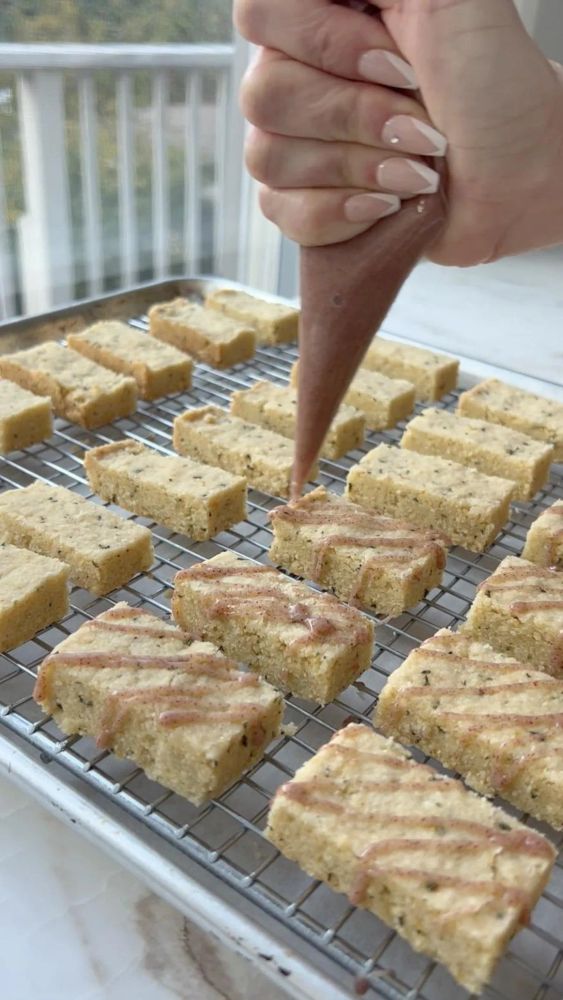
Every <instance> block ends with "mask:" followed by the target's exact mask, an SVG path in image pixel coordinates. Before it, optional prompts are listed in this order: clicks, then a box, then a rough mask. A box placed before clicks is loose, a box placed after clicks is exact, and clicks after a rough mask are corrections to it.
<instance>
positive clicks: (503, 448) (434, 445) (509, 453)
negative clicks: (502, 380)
mask: <svg viewBox="0 0 563 1000" xmlns="http://www.w3.org/2000/svg"><path fill="white" fill-rule="evenodd" d="M401 447H402V448H408V449H410V450H411V451H418V452H420V453H421V454H424V455H439V456H440V457H441V458H450V459H452V460H453V461H454V462H460V463H461V464H462V465H468V466H470V467H472V468H474V469H479V471H480V472H484V473H486V475H488V476H502V477H503V478H504V479H511V480H512V481H513V482H514V483H515V484H516V492H515V494H514V496H515V498H517V499H518V500H531V499H532V498H533V497H534V495H535V494H536V493H537V492H538V490H540V489H541V488H542V486H544V485H545V483H546V482H547V479H548V476H549V469H550V466H551V463H552V461H553V448H552V446H551V445H549V444H543V443H542V442H540V441H536V440H535V439H534V438H531V437H527V436H526V435H525V434H521V433H520V431H515V430H512V428H510V427H501V426H500V425H494V424H489V423H487V422H486V421H485V420H476V419H474V418H473V417H461V416H458V415H457V414H455V413H449V412H448V411H447V410H423V412H422V413H421V414H420V415H419V416H418V417H415V418H414V420H411V422H410V423H409V424H408V426H407V429H406V431H405V433H404V434H403V439H402V441H401Z"/></svg>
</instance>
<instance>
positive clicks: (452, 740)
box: [375, 629, 563, 829]
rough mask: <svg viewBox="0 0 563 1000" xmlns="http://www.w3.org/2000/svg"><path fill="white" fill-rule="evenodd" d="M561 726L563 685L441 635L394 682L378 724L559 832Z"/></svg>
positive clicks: (467, 641) (382, 700) (462, 639)
mask: <svg viewBox="0 0 563 1000" xmlns="http://www.w3.org/2000/svg"><path fill="white" fill-rule="evenodd" d="M562 719H563V682H561V681H558V680H555V679H554V678H553V677H546V675H545V674H543V673H540V672H539V671H537V670H531V669H530V668H529V667H527V666H525V665H524V664H522V663H518V661H517V660H512V659H509V658H508V657H506V656H504V655H503V654H502V653H497V652H495V650H494V649H492V647H491V646H486V645H484V644H483V643H480V642H475V641H474V640H473V639H472V638H471V637H470V636H467V635H460V634H458V635H456V634H455V633H453V632H450V631H448V629H442V630H441V631H440V632H437V633H436V635H435V636H433V637H432V638H431V639H427V640H426V642H424V643H423V644H422V646H420V647H419V648H418V649H414V650H413V651H412V653H410V655H409V656H408V657H407V659H406V660H405V662H404V663H403V664H402V665H401V666H400V667H399V668H398V670H395V672H394V673H393V674H392V675H391V677H390V678H389V680H388V681H387V684H386V686H385V687H384V689H383V692H382V693H381V695H380V696H379V703H378V707H377V715H376V717H375V723H376V725H377V726H378V728H379V729H380V730H381V731H382V732H383V733H385V735H386V736H394V737H395V739H397V740H401V741H402V742H403V743H413V744H415V745H416V746H418V747H420V748H421V749H422V750H423V751H424V753H426V754H429V755H431V756H432V757H435V758H436V759H437V760H439V761H441V762H442V763H443V764H445V766H446V767H449V768H450V769H451V770H453V771H459V772H460V773H461V774H462V776H463V777H464V778H465V780H466V782H467V783H468V784H469V785H471V787H472V788H475V789H476V790H477V791H478V792H481V793H482V794H483V795H488V796H493V795H502V796H503V797H504V798H505V799H506V800H507V801H508V802H511V803H512V804H513V805H515V806H517V807H518V808H519V809H522V810H523V811H524V812H526V813H531V814H532V815H533V816H536V817H537V819H541V820H545V821H546V822H548V823H551V825H552V826H554V827H556V828H557V829H561V828H563V771H562V770H561V757H562V754H563V729H562V727H561V720H562Z"/></svg>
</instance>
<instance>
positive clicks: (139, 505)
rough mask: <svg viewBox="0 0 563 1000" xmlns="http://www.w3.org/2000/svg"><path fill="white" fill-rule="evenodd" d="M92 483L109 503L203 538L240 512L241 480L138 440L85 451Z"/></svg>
mask: <svg viewBox="0 0 563 1000" xmlns="http://www.w3.org/2000/svg"><path fill="white" fill-rule="evenodd" d="M84 465H85V467H86V472H87V475H88V481H89V483H90V486H91V487H92V489H93V490H94V491H95V492H96V493H98V495H99V496H101V497H102V499H103V500H107V501H108V502H110V503H116V504H119V506H120V507H123V508H124V509H125V510H131V511H133V513H134V514H139V515H140V516H141V517H150V518H152V520H153V521H156V522H157V523H158V524H164V525H165V526H166V527H167V528H171V529H172V531H178V532H181V533H182V532H183V533H184V534H185V535H189V536H190V537H191V538H195V539H197V540H198V541H203V540H204V539H206V538H213V536H214V535H217V534H218V533H219V532H220V531H225V530H226V529H227V528H230V527H232V525H233V524H237V523H238V522H239V521H244V519H245V517H246V480H245V479H242V478H241V477H240V476H233V475H231V473H230V472H225V471H224V470H223V469H215V468H213V467H212V466H210V465H202V464H201V462H194V461H193V459H191V458H178V457H177V456H175V455H161V454H159V453H158V452H156V451H153V450H152V449H151V448H146V447H145V445H143V444H140V443H139V442H138V441H116V442H115V443H114V444H105V445H102V446H101V447H100V448H93V449H92V450H91V451H87V452H86V455H85V458H84Z"/></svg>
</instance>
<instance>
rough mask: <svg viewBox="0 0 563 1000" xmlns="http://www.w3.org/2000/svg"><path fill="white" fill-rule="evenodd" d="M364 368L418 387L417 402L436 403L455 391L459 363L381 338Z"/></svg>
mask: <svg viewBox="0 0 563 1000" xmlns="http://www.w3.org/2000/svg"><path fill="white" fill-rule="evenodd" d="M362 368H369V369H371V370H372V371H376V372H383V374H384V375H389V376H391V378H402V379H407V381H408V382H412V384H413V385H414V386H415V389H416V396H417V399H422V400H428V401H429V402H434V401H435V400H437V399H441V398H442V396H445V394H446V393H447V392H452V391H453V389H455V387H456V385H457V377H458V372H459V361H456V360H455V359H454V358H449V357H447V356H446V355H445V354H436V353H435V352H434V351H427V350H426V349H425V348H423V347H411V346H410V344H398V343H396V342H395V341H393V340H385V339H384V338H383V337H379V336H378V337H375V339H374V340H373V341H372V344H371V347H369V349H368V351H367V354H366V355H365V357H364V360H363V361H362Z"/></svg>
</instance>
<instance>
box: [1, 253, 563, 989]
mask: <svg viewBox="0 0 563 1000" xmlns="http://www.w3.org/2000/svg"><path fill="white" fill-rule="evenodd" d="M385 331H386V332H388V333H390V334H391V335H394V336H399V337H403V338H406V339H411V340H415V341H419V342H422V343H425V344H427V345H429V346H434V347H436V348H439V349H442V350H446V351H449V352H451V353H455V354H458V355H462V356H465V357H467V358H471V359H477V360H476V361H470V362H469V363H468V364H467V366H466V367H467V368H468V369H469V370H471V371H475V372H476V373H477V374H487V372H488V371H489V369H488V368H487V367H486V365H487V364H488V365H500V366H503V367H504V366H506V367H508V368H510V369H512V370H514V371H516V372H517V373H520V374H517V375H515V376H513V377H512V380H513V381H515V382H519V383H520V384H522V385H524V386H526V385H529V384H530V382H529V377H530V376H531V377H532V378H534V379H538V380H541V381H543V383H544V384H543V385H540V386H539V390H540V391H543V392H545V393H546V394H548V395H552V396H554V397H558V398H561V399H563V251H561V250H557V251H552V252H549V253H542V254H535V255H530V256H527V257H523V258H519V259H517V260H511V261H503V262H500V263H499V264H496V265H492V266H488V267H483V268H475V269H472V270H471V271H458V270H442V269H439V268H435V267H433V266H432V265H429V264H423V265H421V266H420V267H419V268H418V270H417V271H416V272H415V274H414V275H413V276H412V278H411V279H410V281H409V283H408V285H407V286H406V288H405V289H404V291H403V293H402V295H401V297H400V299H399V300H398V302H397V303H396V305H395V306H394V308H393V310H392V312H391V314H390V316H389V317H388V320H387V322H386V323H385ZM0 938H1V940H2V971H3V979H2V997H3V998H6V1000H32V998H33V1000H59V998H60V997H62V996H71V997H72V998H73V1000H129V998H131V997H135V1000H172V998H180V1000H219V998H228V1000H263V998H266V997H267V998H268V1000H282V997H283V996H285V995H286V994H285V993H284V992H283V991H282V990H281V989H280V988H278V987H277V986H276V985H275V983H272V982H271V981H270V980H266V978H265V977H264V976H263V974H262V972H261V971H260V970H259V969H258V968H256V966H255V965H253V964H252V963H250V962H249V961H248V960H246V959H245V958H243V957H241V956H240V955H233V953H231V952H230V951H227V949H226V947H225V946H224V945H223V944H220V943H219V942H218V941H217V940H215V939H214V938H213V937H212V936H211V935H209V934H207V933H205V934H204V933H202V932H201V931H199V930H198V929H197V927H195V926H194V925H193V924H190V923H189V922H188V921H187V920H186V919H185V918H184V917H183V916H182V915H181V914H179V913H178V912H177V911H176V910H175V909H174V908H173V907H172V906H170V905H169V904H168V903H165V902H163V901H162V900H160V899H159V898H158V897H157V896H155V895H154V894H153V893H152V892H150V891H149V890H148V889H147V888H146V886H145V885H144V884H143V882H142V881H140V880H139V879H138V878H137V877H135V876H134V875H132V874H130V873H129V872H126V871H125V870H124V869H123V868H121V866H120V865H119V864H118V863H117V862H116V861H114V860H111V859H109V858H108V857H107V856H106V855H105V854H103V853H102V852H101V851H100V850H99V849H98V848H97V847H95V846H93V845H92V844H90V843H88V842H87V841H85V840H84V839H83V838H81V837H80V836H78V835H77V834H76V833H75V831H74V830H72V829H69V828H67V827H66V826H64V825H63V824H62V823H61V822H60V821H59V820H58V819H57V818H55V817H53V816H51V815H50V814H49V813H47V812H46V811H45V810H44V809H43V808H42V807H41V806H39V805H38V804H36V803H35V802H34V801H33V800H32V799H31V798H30V797H29V796H28V795H27V794H25V793H23V792H22V791H20V790H19V789H18V788H16V787H15V786H14V785H12V784H11V782H9V781H6V780H3V779H0Z"/></svg>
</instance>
